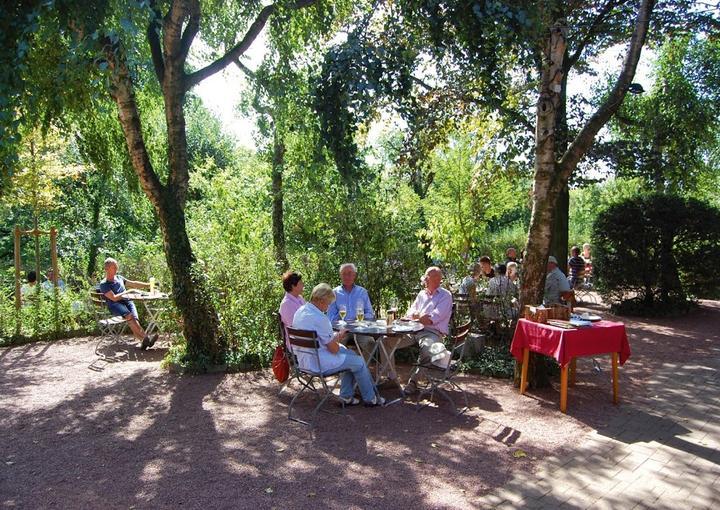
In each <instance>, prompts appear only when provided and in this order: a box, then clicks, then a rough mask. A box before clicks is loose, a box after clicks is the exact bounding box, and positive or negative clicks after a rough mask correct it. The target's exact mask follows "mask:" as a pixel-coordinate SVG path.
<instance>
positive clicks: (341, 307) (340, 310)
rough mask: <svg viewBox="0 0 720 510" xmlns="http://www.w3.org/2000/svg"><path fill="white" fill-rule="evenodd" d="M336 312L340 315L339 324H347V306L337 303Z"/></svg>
mask: <svg viewBox="0 0 720 510" xmlns="http://www.w3.org/2000/svg"><path fill="white" fill-rule="evenodd" d="M338 314H339V315H340V322H339V324H347V323H346V322H345V316H346V315H347V307H346V306H345V305H339V306H338Z"/></svg>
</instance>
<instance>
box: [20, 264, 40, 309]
mask: <svg viewBox="0 0 720 510" xmlns="http://www.w3.org/2000/svg"><path fill="white" fill-rule="evenodd" d="M36 292H37V273H36V272H35V271H28V273H27V283H23V284H22V286H21V287H20V300H21V301H22V303H23V305H26V304H28V303H29V302H30V301H32V299H33V298H34V297H35V294H34V293H36Z"/></svg>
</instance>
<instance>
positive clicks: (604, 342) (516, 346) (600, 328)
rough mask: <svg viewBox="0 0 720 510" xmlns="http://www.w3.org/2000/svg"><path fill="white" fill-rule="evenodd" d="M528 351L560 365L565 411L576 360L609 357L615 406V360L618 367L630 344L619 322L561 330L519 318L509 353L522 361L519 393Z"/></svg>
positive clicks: (525, 371) (563, 407) (622, 362)
mask: <svg viewBox="0 0 720 510" xmlns="http://www.w3.org/2000/svg"><path fill="white" fill-rule="evenodd" d="M530 351H533V352H537V353H540V354H544V355H546V356H552V357H553V358H555V359H556V360H557V361H558V363H559V364H560V411H562V412H563V413H564V412H566V411H567V387H568V368H569V366H570V365H571V364H572V363H573V362H574V360H575V358H577V357H580V356H593V355H598V354H610V355H611V358H612V379H613V403H615V404H617V403H618V395H619V383H618V361H619V362H620V364H621V365H623V364H624V363H625V361H627V359H628V358H629V357H630V344H629V342H628V339H627V334H626V332H625V325H624V324H623V323H621V322H610V321H605V320H601V321H599V322H595V323H593V324H592V326H591V327H583V328H576V329H564V328H560V327H555V326H552V325H549V324H541V323H538V322H533V321H530V320H527V319H520V320H519V321H518V325H517V328H516V329H515V335H514V336H513V340H512V344H511V345H510V352H511V353H512V355H513V356H514V357H515V359H517V360H518V361H520V362H522V372H521V377H520V393H521V394H524V393H525V389H526V386H527V366H528V360H529V355H530Z"/></svg>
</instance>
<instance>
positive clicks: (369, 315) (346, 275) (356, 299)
mask: <svg viewBox="0 0 720 510" xmlns="http://www.w3.org/2000/svg"><path fill="white" fill-rule="evenodd" d="M355 278H357V268H356V267H355V264H352V263H349V262H348V263H345V264H343V265H341V266H340V281H342V285H338V286H337V287H335V288H334V289H333V292H335V301H334V302H333V303H332V304H331V305H330V308H328V318H329V319H330V321H331V322H334V321H337V320H339V319H340V307H341V306H344V307H345V310H346V311H347V315H346V316H345V320H347V321H354V320H357V311H358V310H360V309H362V311H363V320H367V321H374V320H375V312H373V309H372V305H371V304H370V296H368V292H367V290H365V288H363V287H361V286H360V285H355ZM355 342H356V343H357V346H358V347H359V348H360V351H361V352H362V354H363V356H364V357H365V358H367V357H368V356H369V355H370V353H371V352H372V349H373V346H374V344H375V339H374V338H373V337H371V336H368V335H358V334H356V335H355Z"/></svg>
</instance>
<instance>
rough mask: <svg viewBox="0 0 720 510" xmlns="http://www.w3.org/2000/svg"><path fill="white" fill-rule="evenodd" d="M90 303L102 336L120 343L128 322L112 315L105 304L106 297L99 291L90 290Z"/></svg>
mask: <svg viewBox="0 0 720 510" xmlns="http://www.w3.org/2000/svg"><path fill="white" fill-rule="evenodd" d="M89 301H90V302H89V306H90V309H91V310H92V312H93V315H94V317H95V324H96V325H97V327H98V330H99V331H100V336H101V337H105V338H109V339H110V340H111V341H113V342H118V341H120V340H121V339H122V335H123V333H124V332H125V328H127V321H126V320H125V319H124V318H122V317H120V316H119V315H115V316H112V315H110V310H109V309H108V307H107V303H105V297H104V296H103V295H102V293H100V292H99V291H97V290H95V289H92V290H90V299H89Z"/></svg>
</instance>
